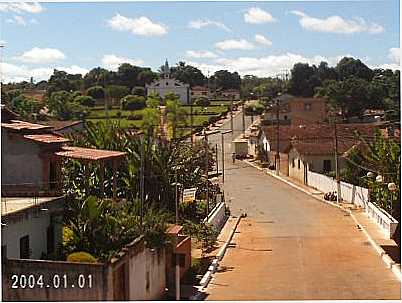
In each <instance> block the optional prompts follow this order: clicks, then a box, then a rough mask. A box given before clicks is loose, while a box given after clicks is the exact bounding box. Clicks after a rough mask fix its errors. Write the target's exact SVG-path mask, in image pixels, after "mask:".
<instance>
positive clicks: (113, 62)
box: [102, 55, 144, 70]
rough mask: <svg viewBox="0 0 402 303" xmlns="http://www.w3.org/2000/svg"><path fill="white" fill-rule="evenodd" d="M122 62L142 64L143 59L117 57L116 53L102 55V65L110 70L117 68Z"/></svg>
mask: <svg viewBox="0 0 402 303" xmlns="http://www.w3.org/2000/svg"><path fill="white" fill-rule="evenodd" d="M123 63H130V64H132V65H137V66H138V65H142V64H144V61H142V60H137V59H130V58H126V57H119V56H116V55H104V56H103V58H102V65H103V66H104V67H105V68H107V69H110V70H117V69H118V68H119V66H120V65H121V64H123Z"/></svg>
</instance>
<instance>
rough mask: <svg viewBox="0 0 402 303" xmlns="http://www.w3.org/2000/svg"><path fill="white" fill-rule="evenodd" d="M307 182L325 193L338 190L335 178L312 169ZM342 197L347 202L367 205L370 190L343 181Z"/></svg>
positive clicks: (362, 205) (361, 205)
mask: <svg viewBox="0 0 402 303" xmlns="http://www.w3.org/2000/svg"><path fill="white" fill-rule="evenodd" d="M307 183H308V185H309V186H311V187H313V188H315V189H318V190H319V191H321V192H323V193H327V192H330V191H336V190H337V183H336V180H335V179H333V178H330V177H327V176H324V175H322V174H319V173H315V172H311V171H309V172H308V173H307ZM341 197H342V199H343V200H345V201H347V202H350V203H353V204H355V205H358V206H360V207H366V205H367V203H368V201H369V192H368V189H367V188H363V187H359V186H356V185H353V184H349V183H346V182H341Z"/></svg>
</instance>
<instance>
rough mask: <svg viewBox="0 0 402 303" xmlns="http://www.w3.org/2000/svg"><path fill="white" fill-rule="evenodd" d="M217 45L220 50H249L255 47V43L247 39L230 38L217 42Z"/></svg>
mask: <svg viewBox="0 0 402 303" xmlns="http://www.w3.org/2000/svg"><path fill="white" fill-rule="evenodd" d="M215 47H216V48H218V49H220V50H229V49H241V50H249V49H253V48H254V44H252V43H251V42H249V41H247V40H245V39H240V40H235V39H228V40H224V41H220V42H217V43H215Z"/></svg>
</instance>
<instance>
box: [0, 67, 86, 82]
mask: <svg viewBox="0 0 402 303" xmlns="http://www.w3.org/2000/svg"><path fill="white" fill-rule="evenodd" d="M0 68H1V70H2V73H3V80H4V82H6V83H8V82H21V81H29V79H30V78H31V77H33V78H34V80H35V81H41V80H48V79H49V77H50V76H51V75H52V74H53V70H54V69H57V70H63V71H66V72H67V73H70V74H82V75H84V74H86V73H88V71H89V70H88V69H86V68H83V67H80V66H77V65H71V66H57V67H54V68H53V67H39V68H29V67H27V66H24V65H22V66H20V65H15V64H10V63H5V62H3V63H0Z"/></svg>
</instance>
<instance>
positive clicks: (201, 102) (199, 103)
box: [195, 97, 211, 107]
mask: <svg viewBox="0 0 402 303" xmlns="http://www.w3.org/2000/svg"><path fill="white" fill-rule="evenodd" d="M210 104H211V102H210V101H209V99H208V98H206V97H200V98H197V100H195V105H197V106H203V107H207V106H209V105H210Z"/></svg>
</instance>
